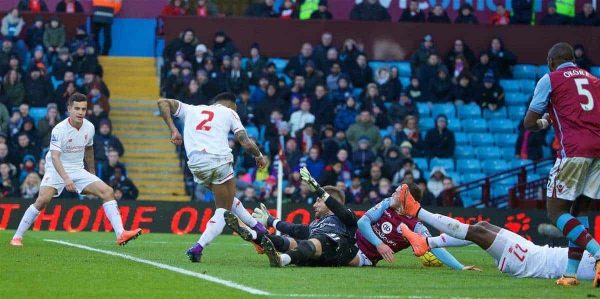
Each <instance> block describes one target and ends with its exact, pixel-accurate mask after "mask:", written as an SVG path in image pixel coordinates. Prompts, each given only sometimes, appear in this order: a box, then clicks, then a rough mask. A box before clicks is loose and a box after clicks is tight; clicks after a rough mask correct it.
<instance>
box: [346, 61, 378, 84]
mask: <svg viewBox="0 0 600 299" xmlns="http://www.w3.org/2000/svg"><path fill="white" fill-rule="evenodd" d="M347 68H348V73H349V74H350V78H352V85H353V86H354V87H356V88H365V87H366V86H367V84H369V83H371V82H372V81H373V69H371V67H370V66H369V64H368V61H367V56H366V55H365V54H359V55H358V56H357V57H356V60H355V61H353V62H350V63H348V66H347Z"/></svg>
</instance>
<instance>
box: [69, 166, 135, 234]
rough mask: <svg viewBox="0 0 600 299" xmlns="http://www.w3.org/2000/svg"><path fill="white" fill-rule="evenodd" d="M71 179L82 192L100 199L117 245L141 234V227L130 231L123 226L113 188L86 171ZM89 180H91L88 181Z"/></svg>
mask: <svg viewBox="0 0 600 299" xmlns="http://www.w3.org/2000/svg"><path fill="white" fill-rule="evenodd" d="M73 181H74V182H75V186H76V187H77V188H78V190H81V193H82V194H92V195H94V196H97V197H99V198H100V199H102V202H103V203H102V208H103V209H104V214H106V218H108V221H109V222H110V224H111V225H112V227H113V230H114V231H115V235H116V236H117V244H118V245H121V246H123V245H125V244H127V243H128V242H129V241H131V240H135V239H136V238H137V237H138V236H139V235H141V234H142V229H140V228H138V229H135V230H131V231H129V230H125V229H124V228H123V219H122V218H121V212H120V211H119V206H118V205H117V200H116V199H115V193H114V190H113V188H111V187H110V186H108V185H107V184H106V183H104V182H103V181H101V180H100V179H98V178H97V177H96V176H94V175H92V174H89V173H87V172H85V174H84V173H79V174H78V177H75V178H74V179H73ZM90 181H93V182H91V183H88V182H90ZM80 188H81V189H80Z"/></svg>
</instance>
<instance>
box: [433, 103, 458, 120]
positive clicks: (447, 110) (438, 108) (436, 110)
mask: <svg viewBox="0 0 600 299" xmlns="http://www.w3.org/2000/svg"><path fill="white" fill-rule="evenodd" d="M440 114H445V115H446V116H447V117H454V116H456V109H455V108H454V104H451V103H445V104H433V106H432V107H431V116H433V117H437V116H438V115H440Z"/></svg>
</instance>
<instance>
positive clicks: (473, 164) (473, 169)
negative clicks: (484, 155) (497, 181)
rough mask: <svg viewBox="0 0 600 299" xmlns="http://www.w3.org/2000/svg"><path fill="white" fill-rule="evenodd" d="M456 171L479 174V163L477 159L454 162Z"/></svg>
mask: <svg viewBox="0 0 600 299" xmlns="http://www.w3.org/2000/svg"><path fill="white" fill-rule="evenodd" d="M456 171H458V172H460V173H480V172H481V163H480V162H479V160H477V159H459V160H456Z"/></svg>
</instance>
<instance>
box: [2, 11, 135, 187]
mask: <svg viewBox="0 0 600 299" xmlns="http://www.w3.org/2000/svg"><path fill="white" fill-rule="evenodd" d="M56 9H57V11H64V12H80V11H82V8H81V4H80V3H79V1H70V0H64V1H61V2H60V3H58V5H57V7H56ZM21 10H23V11H29V12H31V13H36V12H40V11H47V5H46V4H45V2H44V1H27V0H21V1H19V3H18V6H17V7H15V8H14V9H12V10H10V11H9V12H8V13H7V14H6V15H5V16H3V17H2V25H1V28H0V32H1V35H0V40H1V43H2V47H1V49H0V175H1V178H0V182H1V184H0V192H1V194H0V197H7V196H22V197H24V198H35V197H36V194H37V193H38V191H39V184H40V179H41V178H42V176H43V175H44V171H45V169H44V165H45V160H44V159H45V155H46V153H47V151H48V147H49V144H50V139H51V132H52V129H53V128H54V126H56V125H57V124H58V123H59V122H60V121H61V120H63V119H65V117H66V113H67V100H68V98H69V97H70V96H71V95H72V94H74V93H76V92H80V93H83V94H85V95H86V96H87V97H88V116H87V119H88V120H89V121H90V122H92V123H93V124H94V126H95V127H96V135H95V137H94V154H95V158H96V162H97V165H96V172H97V175H98V176H99V177H100V178H101V179H102V180H103V181H105V182H106V183H108V184H109V185H111V186H112V187H114V188H115V190H116V192H115V194H117V196H118V199H135V198H136V197H137V195H138V190H137V188H136V187H135V184H133V182H132V181H131V180H130V179H128V178H127V171H126V167H125V165H124V164H123V163H122V162H120V161H119V158H120V157H121V156H122V155H123V153H124V148H123V145H122V143H121V142H120V140H119V138H118V137H117V136H115V135H113V134H112V133H111V130H112V125H111V121H110V118H109V113H110V100H109V99H110V91H109V89H108V87H107V86H106V84H105V83H104V81H103V80H102V76H103V71H102V66H101V65H100V63H99V60H98V50H99V49H98V44H97V42H96V41H94V39H93V38H91V37H90V34H89V33H88V32H87V30H86V26H85V25H81V26H80V27H78V28H77V29H76V34H75V35H74V36H73V37H70V38H69V37H68V36H67V34H66V31H65V27H64V25H63V24H62V23H61V20H60V19H59V18H57V17H52V18H51V19H50V20H48V21H46V20H44V18H43V17H42V16H41V15H39V16H36V17H35V20H34V21H33V22H32V23H31V24H28V23H26V22H25V21H24V19H23V18H22V16H21ZM67 193H68V192H65V193H63V194H64V195H63V196H68V197H73V196H76V194H75V193H71V194H67Z"/></svg>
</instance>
